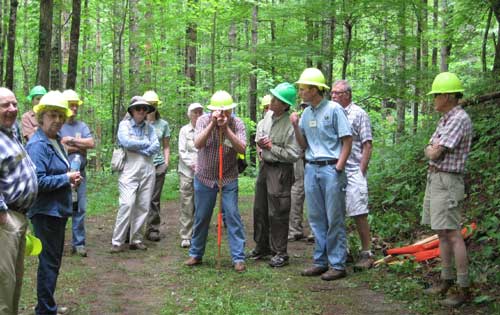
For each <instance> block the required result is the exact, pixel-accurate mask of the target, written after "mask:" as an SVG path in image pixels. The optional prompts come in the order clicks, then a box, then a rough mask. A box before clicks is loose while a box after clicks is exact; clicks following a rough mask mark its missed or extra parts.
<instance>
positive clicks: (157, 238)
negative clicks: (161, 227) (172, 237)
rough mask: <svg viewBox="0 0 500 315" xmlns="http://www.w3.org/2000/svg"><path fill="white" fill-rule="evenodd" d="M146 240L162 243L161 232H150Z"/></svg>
mask: <svg viewBox="0 0 500 315" xmlns="http://www.w3.org/2000/svg"><path fill="white" fill-rule="evenodd" d="M146 239H147V240H148V241H151V242H159V241H160V232H158V231H150V232H149V233H148V234H147V235H146Z"/></svg>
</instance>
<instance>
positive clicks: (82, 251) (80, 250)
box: [71, 246, 87, 257]
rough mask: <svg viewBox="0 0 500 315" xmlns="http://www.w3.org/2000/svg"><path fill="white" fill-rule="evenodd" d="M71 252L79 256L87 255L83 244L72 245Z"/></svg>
mask: <svg viewBox="0 0 500 315" xmlns="http://www.w3.org/2000/svg"><path fill="white" fill-rule="evenodd" d="M71 252H72V253H73V254H76V255H78V256H80V257H87V250H86V249H85V246H77V247H74V248H73V249H72V250H71Z"/></svg>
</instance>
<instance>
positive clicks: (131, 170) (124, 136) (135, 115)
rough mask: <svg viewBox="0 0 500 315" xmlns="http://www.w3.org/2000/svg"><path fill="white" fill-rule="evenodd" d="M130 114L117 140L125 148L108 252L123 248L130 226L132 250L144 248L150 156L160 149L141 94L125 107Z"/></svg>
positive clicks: (151, 179) (152, 178)
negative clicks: (143, 230)
mask: <svg viewBox="0 0 500 315" xmlns="http://www.w3.org/2000/svg"><path fill="white" fill-rule="evenodd" d="M127 111H128V113H129V114H130V117H128V118H125V119H124V120H122V121H121V122H120V126H119V127H118V144H119V145H120V146H121V147H123V149H125V151H126V161H125V166H124V168H123V171H122V172H121V174H120V178H119V180H118V184H119V191H120V199H119V204H120V207H119V209H118V214H117V215H116V223H115V228H114V231H113V238H112V241H111V243H112V247H111V253H119V252H122V251H124V250H125V248H124V243H125V239H126V237H127V231H128V227H129V226H130V232H129V233H130V234H129V239H130V245H129V248H130V249H131V250H146V249H147V247H146V245H144V243H143V242H142V238H143V237H142V235H141V230H142V226H143V225H144V223H145V221H146V217H147V215H148V210H149V204H150V202H151V195H152V192H153V187H154V181H155V167H154V165H153V156H154V155H155V154H156V153H158V151H159V150H160V143H159V142H158V137H157V136H156V133H155V130H154V128H153V126H151V125H150V124H149V123H147V121H146V116H147V114H148V113H151V112H153V111H154V107H153V106H151V105H150V104H149V103H148V102H147V101H146V100H145V99H144V98H143V97H141V96H134V97H133V98H132V99H131V101H130V105H129V106H128V109H127Z"/></svg>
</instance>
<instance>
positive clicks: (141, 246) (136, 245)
mask: <svg viewBox="0 0 500 315" xmlns="http://www.w3.org/2000/svg"><path fill="white" fill-rule="evenodd" d="M128 248H129V249H130V250H147V249H148V247H147V246H146V245H144V243H142V242H141V243H134V244H130V245H129V246H128Z"/></svg>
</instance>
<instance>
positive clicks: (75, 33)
mask: <svg viewBox="0 0 500 315" xmlns="http://www.w3.org/2000/svg"><path fill="white" fill-rule="evenodd" d="M81 9H82V3H81V1H80V0H73V9H72V16H71V35H70V42H69V57H68V76H67V78H66V88H67V89H75V87H76V74H77V71H78V70H77V67H78V43H79V41H80V13H81ZM82 79H83V78H82Z"/></svg>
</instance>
